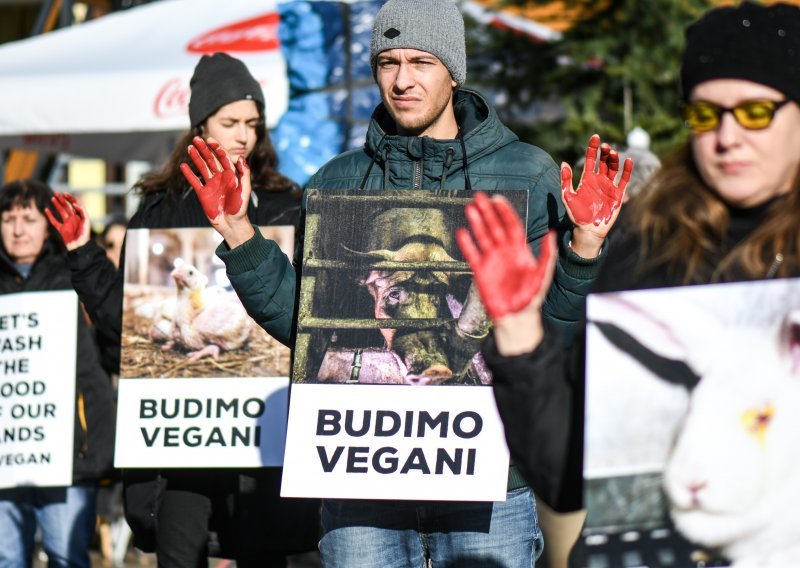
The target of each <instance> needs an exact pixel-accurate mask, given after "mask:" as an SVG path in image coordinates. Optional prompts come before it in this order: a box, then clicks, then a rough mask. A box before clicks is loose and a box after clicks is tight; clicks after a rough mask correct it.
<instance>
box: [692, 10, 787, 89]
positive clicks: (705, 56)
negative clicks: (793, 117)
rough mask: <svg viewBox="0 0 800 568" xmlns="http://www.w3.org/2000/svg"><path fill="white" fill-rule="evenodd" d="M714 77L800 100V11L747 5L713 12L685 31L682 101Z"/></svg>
mask: <svg viewBox="0 0 800 568" xmlns="http://www.w3.org/2000/svg"><path fill="white" fill-rule="evenodd" d="M711 79H744V80H747V81H752V82H754V83H760V84H762V85H767V86H768V87H772V88H773V89H776V90H778V91H780V92H782V93H783V94H784V95H786V97H787V98H789V99H792V100H794V101H797V102H800V8H798V7H797V6H792V5H790V4H783V3H781V4H773V5H772V6H764V5H760V4H754V3H752V2H743V3H742V4H740V5H738V6H733V7H722V8H715V9H713V10H711V11H709V12H707V13H706V14H705V15H704V16H703V17H702V18H700V20H698V21H697V22H695V23H694V24H692V25H690V26H689V27H688V28H687V29H686V49H685V51H684V53H683V63H682V66H681V92H682V95H683V98H684V100H686V99H688V98H689V95H690V94H691V92H692V89H693V88H694V87H695V86H696V85H698V84H699V83H702V82H703V81H708V80H711Z"/></svg>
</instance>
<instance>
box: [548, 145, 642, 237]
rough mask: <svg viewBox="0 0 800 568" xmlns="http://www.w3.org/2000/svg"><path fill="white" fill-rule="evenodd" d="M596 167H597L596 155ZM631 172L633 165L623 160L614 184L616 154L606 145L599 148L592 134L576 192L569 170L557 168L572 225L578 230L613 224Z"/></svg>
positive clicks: (616, 168)
mask: <svg viewBox="0 0 800 568" xmlns="http://www.w3.org/2000/svg"><path fill="white" fill-rule="evenodd" d="M598 150H599V153H600V163H599V165H598V167H597V171H595V165H597V154H598ZM631 171H633V161H631V159H630V158H628V159H627V160H625V164H624V165H623V168H622V176H621V177H620V180H619V183H615V182H614V180H615V179H616V177H617V173H618V172H619V154H617V151H616V150H612V149H611V146H609V145H608V144H606V143H603V144H600V136H598V135H597V134H595V135H594V136H592V137H591V139H590V140H589V147H588V148H587V149H586V162H585V164H584V166H583V173H582V175H581V179H580V182H579V183H578V189H576V190H575V191H573V189H572V169H571V168H570V167H569V166H568V165H567V164H562V166H561V198H562V200H563V201H564V205H565V206H566V208H567V212H568V213H569V216H570V218H571V219H572V222H573V223H575V224H576V225H578V226H586V225H594V226H595V227H599V226H600V225H601V224H603V225H608V228H610V225H611V224H613V219H616V217H615V213H616V211H617V210H618V209H619V207H620V205H621V204H622V199H623V197H624V195H625V187H626V186H627V185H628V180H629V179H630V177H631Z"/></svg>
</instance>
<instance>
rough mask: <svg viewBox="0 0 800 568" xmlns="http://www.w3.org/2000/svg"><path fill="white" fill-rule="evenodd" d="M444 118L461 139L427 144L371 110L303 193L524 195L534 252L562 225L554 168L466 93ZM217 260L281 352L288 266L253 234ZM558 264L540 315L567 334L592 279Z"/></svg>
mask: <svg viewBox="0 0 800 568" xmlns="http://www.w3.org/2000/svg"><path fill="white" fill-rule="evenodd" d="M454 111H455V115H456V121H457V122H458V125H459V128H460V132H461V133H462V138H461V139H455V140H436V139H433V138H429V137H417V136H400V135H398V134H396V131H395V127H394V123H393V121H392V119H391V117H390V116H389V114H388V113H387V111H386V109H385V108H384V106H383V105H382V104H381V105H379V106H378V107H377V108H376V109H375V112H374V113H373V115H372V120H371V121H370V125H369V130H368V132H367V137H366V142H365V145H364V148H362V149H358V150H351V151H349V152H345V153H343V154H340V155H339V156H337V157H335V158H333V159H332V160H330V161H329V162H328V163H327V164H325V165H324V166H323V167H322V168H321V169H320V170H319V171H318V172H317V173H316V174H315V175H314V176H313V177H312V178H311V180H310V181H309V182H308V185H307V188H308V189H322V190H326V189H328V190H330V189H359V188H360V189H364V190H368V191H373V190H381V189H412V188H416V189H429V190H434V189H448V190H455V189H472V190H495V189H502V190H528V191H529V195H528V225H527V234H528V242H529V243H530V245H531V248H532V249H533V250H534V252H538V249H539V244H540V242H541V240H542V238H543V237H544V236H545V234H546V233H547V231H548V230H549V229H551V228H559V227H560V225H561V222H562V220H563V218H564V206H563V204H562V202H561V196H560V192H561V189H560V174H559V168H558V167H557V166H556V164H555V162H554V161H553V159H552V158H551V157H550V156H549V155H548V154H547V153H546V152H544V151H543V150H541V149H540V148H537V147H535V146H532V145H530V144H526V143H524V142H520V140H519V139H518V138H517V136H516V135H515V134H514V133H513V132H511V130H509V129H508V128H507V127H506V126H504V125H503V124H502V123H501V122H500V119H499V118H498V117H497V113H496V112H495V110H494V109H493V108H492V107H490V106H489V104H488V103H487V102H486V100H485V99H484V98H483V97H482V96H481V95H479V94H478V93H476V92H475V91H471V90H468V89H459V90H457V91H456V93H455V95H454ZM462 141H463V143H462ZM465 166H466V167H465ZM298 250H302V248H299V249H298ZM217 254H218V255H219V257H220V258H221V259H222V260H223V261H224V262H225V264H226V267H227V271H228V276H229V278H230V280H231V284H232V285H233V287H234V289H235V290H236V292H237V293H238V294H239V297H240V298H241V299H242V302H243V304H244V306H245V308H246V309H247V311H248V312H249V313H250V315H251V316H252V317H253V318H254V319H255V320H256V322H257V323H259V324H260V325H261V326H262V327H263V328H264V329H265V330H266V331H267V332H268V333H269V334H270V335H272V336H273V337H275V338H276V339H278V340H279V341H282V342H283V343H286V344H290V343H291V336H292V331H293V325H294V321H295V317H296V313H295V293H296V284H297V281H296V273H295V270H294V268H293V267H292V266H291V264H290V262H289V260H288V258H287V257H286V256H285V255H284V254H283V253H281V251H280V249H279V248H278V247H277V245H276V244H275V243H274V242H273V241H268V240H266V239H264V238H263V237H262V236H261V235H260V234H259V233H258V232H256V235H255V236H254V237H253V238H252V239H251V240H250V241H248V242H246V243H244V244H243V245H241V246H239V247H237V248H236V249H234V250H230V249H228V248H227V246H226V245H225V244H224V243H223V244H221V245H220V247H219V249H218V250H217ZM298 261H299V259H298ZM562 264H564V255H561V258H560V260H559V263H558V265H557V267H556V275H555V282H554V284H553V286H552V288H551V289H550V292H549V293H548V297H547V299H546V301H545V305H544V314H545V317H547V318H549V319H550V320H551V321H554V322H556V323H557V324H559V325H560V326H561V327H562V328H566V330H567V331H571V330H572V329H573V328H574V327H576V326H577V322H578V320H579V318H580V313H581V310H582V303H583V300H584V298H585V295H586V289H587V287H588V284H589V282H590V277H591V276H592V275H593V272H594V271H588V270H587V272H586V273H583V272H581V271H580V270H576V269H575V266H574V263H573V265H571V267H570V270H569V272H567V271H565V270H564V267H563V266H562Z"/></svg>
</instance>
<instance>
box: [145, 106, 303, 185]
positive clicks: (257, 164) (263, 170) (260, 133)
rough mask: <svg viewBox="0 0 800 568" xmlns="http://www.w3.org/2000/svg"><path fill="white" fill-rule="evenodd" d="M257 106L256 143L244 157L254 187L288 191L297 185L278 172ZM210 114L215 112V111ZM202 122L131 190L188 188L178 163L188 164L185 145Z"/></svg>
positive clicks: (200, 131)
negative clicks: (248, 154)
mask: <svg viewBox="0 0 800 568" xmlns="http://www.w3.org/2000/svg"><path fill="white" fill-rule="evenodd" d="M256 107H257V108H258V118H259V120H258V124H257V125H256V145H255V147H254V148H253V152H252V154H250V157H249V158H248V160H247V163H248V165H249V166H250V175H251V176H252V178H251V179H252V184H253V189H255V188H261V189H265V190H267V191H291V190H294V189H297V184H295V183H294V182H293V181H292V180H290V179H289V178H287V177H285V176H283V175H281V174H280V173H279V172H278V169H277V168H278V155H277V154H276V153H275V148H274V147H273V146H272V141H271V140H270V138H269V133H268V132H267V126H266V124H265V119H264V108H263V107H262V106H261V105H260V104H258V103H256ZM218 110H219V109H217V111H218ZM213 114H216V111H215V113H213ZM213 114H212V116H213ZM204 124H205V123H203V124H201V125H200V126H197V127H195V128H192V129H191V130H189V131H188V132H187V133H186V134H184V135H183V137H182V138H181V139H180V140H179V141H178V143H177V144H176V145H175V149H174V150H173V151H172V155H171V156H170V157H169V160H168V161H167V163H166V164H164V165H163V166H162V167H161V169H160V170H158V171H156V172H151V173H149V174H147V175H145V176H144V177H143V178H142V179H141V180H140V181H139V182H137V183H136V184H135V185H134V186H133V187H134V189H135V190H137V191H139V192H140V193H142V194H144V195H146V194H149V193H156V192H159V191H166V192H167V193H169V194H173V195H179V194H180V193H182V192H183V191H184V190H185V189H186V188H187V187H188V184H187V183H186V179H185V178H184V177H183V174H182V173H181V170H180V165H181V164H188V163H189V156H188V155H187V153H186V148H187V147H188V146H189V145H190V144H191V143H192V138H194V137H195V136H201V135H202V126H203V125H204Z"/></svg>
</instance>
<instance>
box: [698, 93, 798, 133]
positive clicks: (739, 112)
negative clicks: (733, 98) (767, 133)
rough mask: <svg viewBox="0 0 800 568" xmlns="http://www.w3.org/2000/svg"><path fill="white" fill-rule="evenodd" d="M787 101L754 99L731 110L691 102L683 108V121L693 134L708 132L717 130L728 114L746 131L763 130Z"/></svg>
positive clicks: (706, 102) (714, 105) (708, 103)
mask: <svg viewBox="0 0 800 568" xmlns="http://www.w3.org/2000/svg"><path fill="white" fill-rule="evenodd" d="M788 102H789V99H784V100H782V101H770V100H767V99H756V100H752V101H743V102H741V103H739V104H738V105H736V106H735V107H733V108H725V107H723V106H720V105H716V104H714V103H710V102H708V101H693V102H690V103H686V104H685V105H684V106H683V120H685V121H686V126H688V127H689V128H691V129H692V131H694V132H710V131H711V130H716V129H717V128H719V124H720V122H722V115H724V114H725V113H726V112H729V113H731V114H732V115H733V117H734V118H735V119H736V122H738V123H739V124H741V125H742V127H744V128H746V129H748V130H763V129H764V128H766V127H768V126H769V125H770V124H771V123H772V119H773V118H774V117H775V113H776V112H778V109H779V108H781V107H782V106H783V105H785V104H786V103H788Z"/></svg>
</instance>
